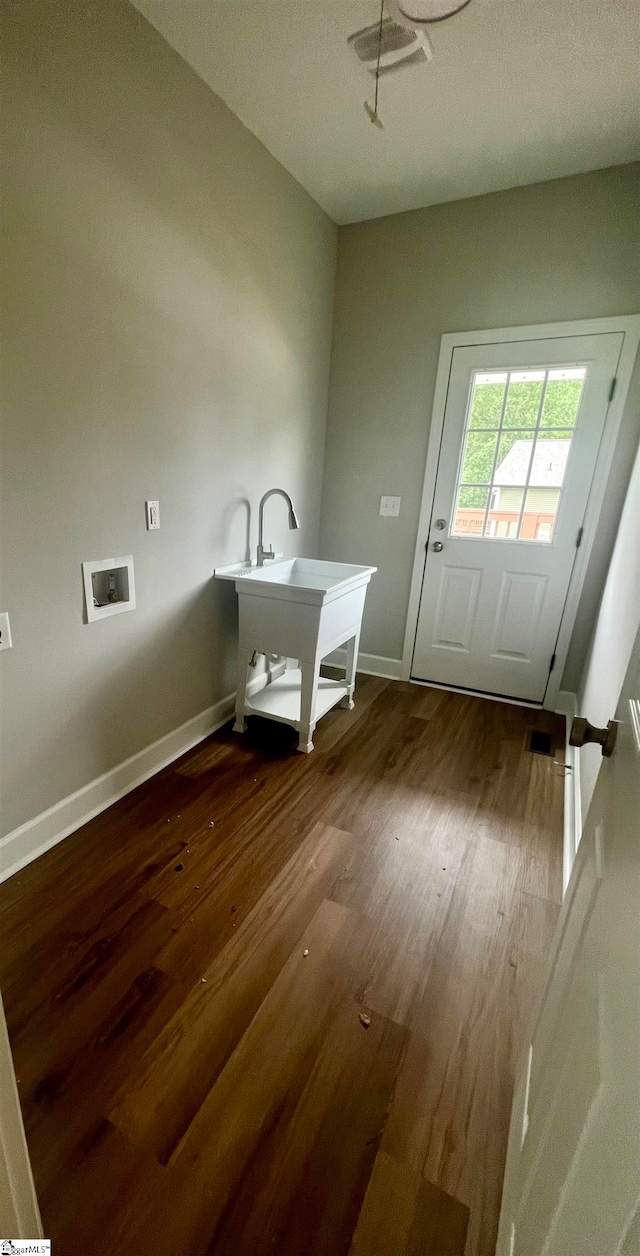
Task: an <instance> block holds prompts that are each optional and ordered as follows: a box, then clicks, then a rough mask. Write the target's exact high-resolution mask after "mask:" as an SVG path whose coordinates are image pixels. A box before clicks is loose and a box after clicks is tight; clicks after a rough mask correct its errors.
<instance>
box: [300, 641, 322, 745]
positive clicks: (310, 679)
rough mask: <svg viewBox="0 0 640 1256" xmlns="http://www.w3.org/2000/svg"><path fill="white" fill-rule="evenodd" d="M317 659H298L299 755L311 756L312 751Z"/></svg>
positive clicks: (319, 661)
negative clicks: (299, 669) (299, 679)
mask: <svg viewBox="0 0 640 1256" xmlns="http://www.w3.org/2000/svg"><path fill="white" fill-rule="evenodd" d="M320 663H321V660H320V659H319V658H317V657H316V658H315V659H311V660H306V659H300V668H301V671H302V689H301V693H300V729H299V733H298V750H299V751H300V753H301V754H311V751H312V750H313V740H312V739H313V733H314V729H315V726H316V697H317V693H318V681H319V679H320Z"/></svg>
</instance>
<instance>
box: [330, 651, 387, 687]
mask: <svg viewBox="0 0 640 1256" xmlns="http://www.w3.org/2000/svg"><path fill="white" fill-rule="evenodd" d="M346 657H347V651H346V650H345V649H344V648H342V647H341V648H340V649H339V650H334V651H333V654H329V655H328V656H327V658H326V659H324V662H325V663H330V664H331V665H332V666H333V667H344V665H345V660H346ZM358 671H359V672H364V674H365V675H366V676H382V677H383V678H384V680H400V678H401V673H402V659H385V658H383V657H382V656H381V655H379V654H363V653H362V652H360V653H359V654H358Z"/></svg>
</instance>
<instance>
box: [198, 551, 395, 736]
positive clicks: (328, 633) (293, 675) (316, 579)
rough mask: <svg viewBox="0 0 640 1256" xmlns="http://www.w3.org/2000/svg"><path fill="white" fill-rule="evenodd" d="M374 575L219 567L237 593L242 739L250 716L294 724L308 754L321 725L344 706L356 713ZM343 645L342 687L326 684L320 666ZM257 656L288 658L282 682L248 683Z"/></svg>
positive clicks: (331, 569)
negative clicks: (362, 640)
mask: <svg viewBox="0 0 640 1256" xmlns="http://www.w3.org/2000/svg"><path fill="white" fill-rule="evenodd" d="M376 570H377V569H376V568H375V567H356V566H354V565H353V564H352V563H325V562H322V561H321V560H319V559H316V558H285V559H281V560H277V559H276V560H275V561H272V562H270V563H268V564H267V565H265V566H264V567H253V566H252V565H251V563H238V564H236V565H235V566H233V567H222V568H220V567H218V568H217V570H216V571H215V573H214V574H215V576H216V579H218V580H233V581H234V583H235V586H236V592H237V594H238V603H239V616H238V683H237V690H236V721H235V724H234V728H235V730H236V731H237V732H239V733H241V732H244V730H245V728H246V717H247V716H248V715H262V716H263V717H265V716H266V718H267V719H271V720H277V721H281V722H283V723H286V724H292V725H293V727H294V728H297V729H298V732H299V734H300V739H299V743H298V749H299V750H302V751H303V752H304V753H305V754H308V753H309V751H311V750H313V741H312V737H313V730H314V728H315V726H316V722H317V720H319V719H320V718H321V717H322V716H323V715H324V714H325V713H326V712H327V711H328V710H329V709H330V708H331V707H332V706H335V705H336V703H338V702H340V703H341V704H342V705H343V706H346V707H348V708H351V707H352V706H353V691H354V689H355V675H356V663H357V658H358V644H359V641H360V625H361V622H362V612H363V610H364V600H365V596H366V592H367V585H368V583H369V581H370V579H371V577H372V575H373V573H374V572H375V571H376ZM345 644H346V646H347V650H346V665H345V676H344V680H342V681H336V680H327V679H326V678H324V677H321V676H320V664H321V662H322V660H323V659H325V658H326V657H327V656H328V655H329V654H331V653H332V652H333V650H336V649H338V648H339V647H340V646H344V645H345ZM256 652H257V653H261V654H265V655H276V656H278V657H280V658H281V659H282V664H281V666H280V671H279V673H278V675H277V676H274V677H273V678H272V679H271V681H270V683H265V684H264V685H263V687H262V688H259V687H257V686H258V684H259V681H260V678H259V677H258V678H257V680H256V681H251V680H249V678H248V663H249V659H250V658H252V656H253V655H254V653H256ZM285 660H288V665H287V670H284V667H285ZM294 661H296V662H297V664H298V665H297V666H293V663H294ZM264 679H265V681H266V680H267V676H266V675H265V677H264Z"/></svg>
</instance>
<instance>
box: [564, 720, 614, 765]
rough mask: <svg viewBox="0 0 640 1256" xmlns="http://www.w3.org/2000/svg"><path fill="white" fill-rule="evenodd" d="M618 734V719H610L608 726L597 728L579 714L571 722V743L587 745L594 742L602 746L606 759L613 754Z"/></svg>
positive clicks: (572, 744)
mask: <svg viewBox="0 0 640 1256" xmlns="http://www.w3.org/2000/svg"><path fill="white" fill-rule="evenodd" d="M617 736H618V721H617V720H609V723H608V724H607V727H606V728H595V727H594V725H593V724H590V723H589V721H588V720H585V719H584V717H583V716H582V715H577V716H576V718H575V719H574V720H573V722H572V724H571V732H570V734H569V745H570V746H586V745H587V744H588V743H589V742H592V743H594V744H595V745H597V746H600V748H601V750H602V753H603V755H604V757H605V759H609V758H610V757H611V755H612V754H613V751H614V747H615V744H616V737H617Z"/></svg>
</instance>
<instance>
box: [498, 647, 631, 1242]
mask: <svg viewBox="0 0 640 1256" xmlns="http://www.w3.org/2000/svg"><path fill="white" fill-rule="evenodd" d="M616 715H617V719H618V720H619V721H620V725H619V730H618V741H617V745H616V748H615V750H614V752H613V756H612V758H610V759H605V760H603V763H602V767H601V770H600V774H599V776H598V781H597V784H596V788H595V792H594V795H593V799H592V802H591V806H590V808H589V814H588V817H587V822H586V825H585V828H584V833H583V837H582V841H581V843H580V847H579V849H578V854H577V856H576V861H575V864H574V867H573V871H572V874H571V880H570V882H569V888H568V890H567V894H566V897H565V901H564V904H563V908H562V913H561V916H560V920H559V922H558V929H557V933H556V939H555V943H554V948H553V952H552V959H551V972H550V976H549V980H548V982H547V987H546V990H545V993H544V996H543V999H542V1004H541V1008H540V1012H539V1014H538V1019H537V1023H536V1026H535V1029H534V1032H533V1037H532V1041H531V1046H530V1048H529V1050H528V1052H527V1053H526V1058H525V1060H524V1061H523V1064H522V1071H521V1075H520V1078H519V1083H518V1086H517V1089H516V1098H515V1101H514V1107H513V1114H512V1118H511V1131H510V1135H509V1150H508V1154H507V1169H506V1175H505V1187H504V1196H503V1201H502V1215H501V1219H500V1234H499V1239H498V1248H497V1253H498V1256H638V1253H639V1252H640V830H639V823H640V822H639V816H640V634H638V637H637V639H636V643H635V649H634V652H633V654H632V658H631V662H630V664H629V669H628V671H627V677H626V680H625V684H624V687H623V690H622V694H621V697H620V701H619V704H618V710H617V713H616Z"/></svg>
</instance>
